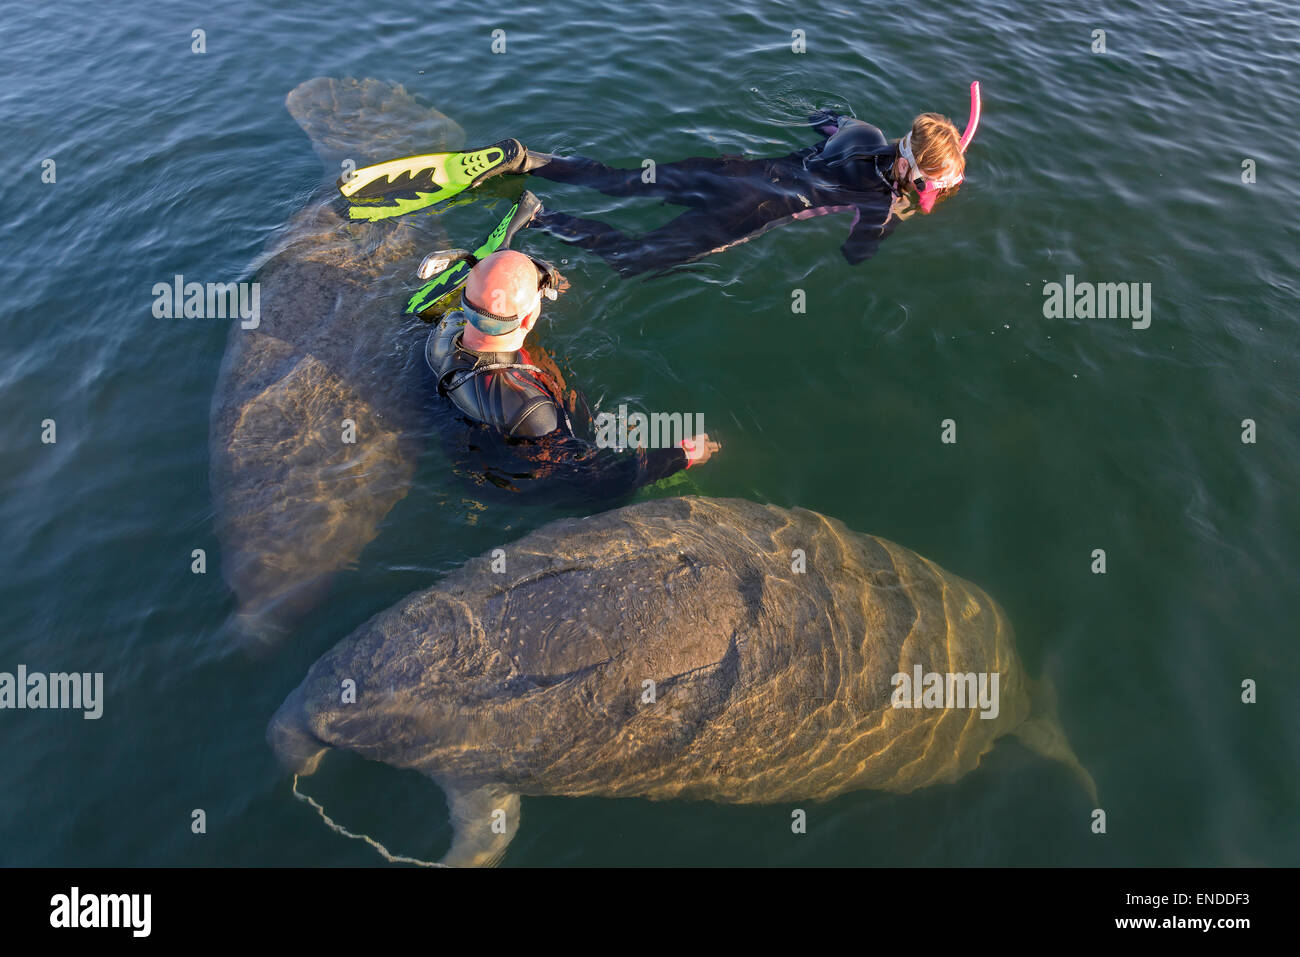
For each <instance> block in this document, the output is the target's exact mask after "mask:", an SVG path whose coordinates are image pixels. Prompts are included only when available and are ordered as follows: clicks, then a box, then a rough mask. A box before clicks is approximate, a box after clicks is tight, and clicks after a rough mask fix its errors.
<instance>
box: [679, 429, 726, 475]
mask: <svg viewBox="0 0 1300 957" xmlns="http://www.w3.org/2000/svg"><path fill="white" fill-rule="evenodd" d="M721 448H722V445H721V443H718V442H714V441H712V440H711V439H710V438H709V433H707V432H701V433H700V434H699V435H697V436H695V437H694V438H690V439H682V451H683V452H685V453H686V467H687V468H690V467H691V466H692V465H700V464H702V463H704V462H707V461H708V460H709V459H710V457H712V455H713V453H714V452H717V451H718V450H720V449H721Z"/></svg>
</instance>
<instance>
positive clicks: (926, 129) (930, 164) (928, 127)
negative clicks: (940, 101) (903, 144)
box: [912, 113, 966, 176]
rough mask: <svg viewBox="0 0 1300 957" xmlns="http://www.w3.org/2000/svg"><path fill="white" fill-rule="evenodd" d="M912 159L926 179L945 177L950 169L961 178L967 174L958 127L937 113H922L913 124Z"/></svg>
mask: <svg viewBox="0 0 1300 957" xmlns="http://www.w3.org/2000/svg"><path fill="white" fill-rule="evenodd" d="M912 155H913V156H914V157H916V165H917V166H918V167H920V170H921V172H922V173H925V174H926V175H927V176H942V175H943V174H944V173H945V172H946V171H947V170H948V168H949V167H950V166H951V167H952V168H954V169H956V171H957V172H958V173H959V174H964V173H965V172H966V157H965V156H964V155H963V154H962V151H961V136H960V134H958V132H957V127H956V126H954V125H953V122H952V120H950V119H948V117H946V116H942V115H940V114H938V113H922V114H921V115H920V116H918V117H917V118H916V119H915V120H913V121H912Z"/></svg>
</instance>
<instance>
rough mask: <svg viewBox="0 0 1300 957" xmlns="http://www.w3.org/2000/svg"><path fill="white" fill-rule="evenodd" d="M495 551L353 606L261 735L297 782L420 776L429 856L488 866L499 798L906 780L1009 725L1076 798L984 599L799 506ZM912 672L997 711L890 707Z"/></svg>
mask: <svg viewBox="0 0 1300 957" xmlns="http://www.w3.org/2000/svg"><path fill="white" fill-rule="evenodd" d="M796 549H802V550H803V553H804V555H805V556H806V571H804V572H802V573H800V572H797V571H795V570H793V565H794V564H795V562H796V561H797V557H796V556H795V555H794V554H793V553H794V551H795V550H796ZM505 555H506V559H505V561H506V571H505V573H504V574H498V573H494V572H493V570H492V568H491V563H492V558H491V556H490V555H489V556H484V557H483V558H480V559H477V560H475V561H471V562H470V563H469V564H468V565H466V566H465V567H463V568H461V569H460V570H458V571H456V572H454V573H453V574H451V575H450V576H448V577H447V578H446V579H444V580H443V581H442V582H441V583H440V584H439V585H438V586H437V587H435V588H431V589H429V590H428V591H423V592H419V593H417V594H414V595H411V596H410V597H408V598H407V599H406V600H404V601H403V602H401V603H400V604H399V605H397V606H395V607H393V608H391V609H389V610H388V611H386V612H383V613H382V614H380V615H377V616H376V617H375V618H373V619H371V620H370V621H369V622H367V623H366V624H365V625H363V626H362V627H361V628H359V629H358V630H357V631H356V632H354V633H353V634H352V635H351V636H349V637H348V638H346V639H344V640H343V641H342V642H340V643H339V644H338V645H337V646H336V647H335V648H334V649H333V650H332V651H330V652H329V653H328V654H326V655H325V656H324V657H322V658H321V659H320V660H318V661H317V662H316V663H315V664H314V665H313V666H312V668H311V670H310V672H309V673H308V675H307V678H306V679H305V680H304V681H303V683H302V684H301V685H299V686H298V688H297V689H296V690H295V691H294V692H293V693H292V694H290V695H289V697H288V698H287V699H286V701H285V702H284V704H283V705H282V706H281V707H280V709H279V711H278V712H277V713H276V715H275V717H274V718H273V719H272V721H271V725H270V727H269V729H268V739H269V740H270V742H271V745H272V747H273V748H274V749H275V751H276V752H277V754H278V756H279V757H280V760H281V761H282V762H283V763H284V765H285V766H286V767H288V768H289V769H291V770H293V771H294V772H296V773H301V774H309V773H311V772H312V771H314V770H315V769H316V766H317V764H318V763H319V760H320V758H321V756H322V755H323V753H324V750H325V749H327V748H331V747H333V748H346V749H348V750H351V751H354V752H356V753H358V754H360V755H362V756H363V757H365V758H368V759H370V760H374V761H383V762H387V763H388V764H392V765H396V766H398V767H403V768H415V769H418V770H420V771H422V772H424V773H426V774H428V775H430V776H431V777H433V778H434V779H435V780H436V781H437V782H438V783H439V784H440V785H441V786H442V788H443V789H444V790H445V792H446V793H447V796H448V799H449V803H450V805H451V811H452V820H453V824H454V826H455V837H454V840H453V843H452V846H451V849H450V851H449V852H448V854H447V857H446V858H445V859H444V863H451V864H482V863H491V862H494V861H495V860H496V859H498V858H499V857H500V855H501V854H502V853H503V852H504V851H505V848H506V845H507V844H508V843H509V841H510V838H511V837H512V836H513V833H514V830H515V829H516V828H517V826H518V821H519V795H599V796H608V797H632V796H640V797H647V798H657V799H664V798H693V799H708V800H713V801H724V802H754V803H771V802H777V801H795V800H805V799H819V798H830V797H833V796H835V795H837V794H841V793H843V792H845V791H851V790H855V789H859V788H875V789H880V790H886V791H910V790H912V789H914V788H919V787H923V786H925V785H929V784H934V783H936V782H939V781H951V780H953V779H955V778H957V777H960V776H961V775H963V774H965V773H966V772H968V771H970V770H971V769H972V768H974V767H975V766H976V765H977V764H978V763H979V760H980V756H981V755H983V754H984V753H985V752H986V751H988V750H989V749H990V748H991V747H992V746H993V743H994V741H995V740H996V739H997V738H999V737H1001V736H1002V735H1004V734H1008V733H1016V734H1019V735H1020V736H1021V737H1022V738H1023V739H1024V740H1025V741H1026V743H1028V744H1029V745H1030V746H1031V747H1033V748H1035V750H1038V751H1040V752H1041V753H1043V754H1046V755H1048V756H1050V757H1053V758H1057V759H1060V760H1062V761H1064V762H1066V763H1067V764H1068V765H1069V766H1071V767H1072V768H1073V769H1074V770H1075V771H1076V772H1078V773H1079V774H1080V776H1081V777H1082V778H1083V779H1084V780H1085V781H1086V782H1087V786H1088V787H1089V789H1090V790H1092V783H1091V779H1090V778H1088V776H1087V772H1085V771H1084V770H1083V768H1082V767H1081V766H1080V765H1079V763H1078V761H1077V759H1076V758H1075V756H1074V753H1073V752H1072V751H1071V749H1070V746H1069V744H1068V742H1067V741H1066V738H1065V735H1064V734H1063V732H1062V731H1061V729H1060V727H1059V725H1058V724H1057V722H1056V719H1055V716H1054V714H1053V713H1052V712H1053V711H1054V709H1053V708H1052V707H1051V706H1050V703H1047V702H1042V701H1039V702H1038V707H1035V702H1034V700H1033V699H1034V697H1035V695H1034V693H1032V692H1031V685H1032V683H1031V682H1030V680H1029V679H1028V677H1027V676H1026V675H1025V671H1024V668H1023V666H1022V665H1021V662H1020V658H1019V656H1018V655H1017V653H1016V648H1015V645H1014V643H1013V639H1012V632H1011V627H1010V625H1009V623H1008V622H1007V620H1006V618H1005V616H1004V615H1003V613H1002V611H1001V609H1000V608H999V607H998V606H997V604H995V603H994V601H993V600H992V599H991V598H989V596H988V595H986V594H985V593H984V592H983V591H981V590H980V589H979V588H977V587H975V586H974V585H971V584H969V583H968V582H965V581H963V580H961V579H960V578H957V577H956V576H954V575H951V574H949V573H948V572H946V571H944V570H943V569H942V568H939V567H938V566H937V565H935V564H934V563H933V562H930V561H928V560H926V559H924V558H922V557H921V556H920V555H917V554H916V553H914V552H911V551H908V550H907V549H905V548H901V547H900V546H898V545H894V544H892V543H890V542H887V541H884V540H882V539H879V538H874V537H872V536H870V535H861V534H858V533H856V532H853V531H850V530H849V529H847V528H846V527H845V526H844V525H842V524H840V523H839V522H837V521H835V520H833V519H828V518H826V517H824V516H822V515H818V514H817V513H815V512H809V511H804V510H799V509H796V510H794V511H787V510H785V509H781V508H777V507H775V506H762V505H756V504H754V503H751V502H745V501H738V500H734V499H705V498H679V499H659V500H655V501H650V502H644V503H641V504H637V505H630V506H627V507H625V508H621V509H616V510H614V511H611V512H606V513H604V514H601V515H597V516H594V517H591V518H585V519H566V520H561V521H557V522H552V523H551V524H549V525H546V526H544V527H543V528H541V529H538V530H537V531H535V532H533V533H532V534H530V535H528V536H527V537H525V538H523V539H521V540H520V541H518V542H516V543H515V544H514V545H512V546H510V547H508V548H506V549H505ZM498 567H499V565H498ZM915 665H920V666H922V669H923V671H925V672H952V673H967V672H974V673H980V672H987V673H992V672H996V673H997V674H998V675H999V686H998V691H999V700H998V709H997V714H996V716H995V717H988V718H984V717H981V716H980V715H981V712H980V710H979V709H978V708H936V709H924V708H923V709H901V708H894V707H892V706H891V699H892V697H893V695H894V691H895V688H894V684H893V678H894V675H895V674H897V673H900V672H902V673H907V674H911V673H912V671H913V667H914V666H915ZM345 679H353V680H354V681H355V682H356V690H357V694H356V701H355V703H351V704H342V703H340V701H341V695H340V689H341V687H342V683H343V682H344V681H345ZM647 681H653V682H654V695H653V698H654V700H653V702H651V701H649V700H648V699H649V697H650V696H649V695H648V694H647V690H648V689H649V686H648V685H647V684H646V682H647ZM502 810H503V811H504V812H505V819H504V821H505V825H506V826H505V827H504V833H493V829H492V822H493V812H499V811H502ZM496 817H497V820H498V824H499V823H500V821H501V815H500V813H498V814H497V815H496ZM501 829H502V828H500V827H498V830H501Z"/></svg>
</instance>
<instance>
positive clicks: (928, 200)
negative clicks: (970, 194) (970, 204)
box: [909, 80, 980, 213]
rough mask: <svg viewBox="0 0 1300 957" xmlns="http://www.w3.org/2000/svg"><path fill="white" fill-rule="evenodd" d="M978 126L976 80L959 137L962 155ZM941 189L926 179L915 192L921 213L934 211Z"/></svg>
mask: <svg viewBox="0 0 1300 957" xmlns="http://www.w3.org/2000/svg"><path fill="white" fill-rule="evenodd" d="M979 125H980V84H979V80H976V81H975V82H974V83H972V84H971V85H970V118H969V119H968V120H967V121H966V132H964V133H962V135H961V151H962V152H963V153H965V152H966V147H967V146H969V145H970V141H971V140H972V139H974V137H975V130H976V129H977V128H978V127H979ZM909 161H910V158H909ZM964 178H965V177H964V176H958V177H957V182H956V183H949V184H947V188H951V187H953V186H956V185H957V184H958V183H960V182H961V181H962V180H963V179H964ZM941 188H943V187H939V186H937V185H935V182H934V180H929V179H927V180H926V181H925V187H924V188H923V189H919V190H917V192H916V196H917V199H918V201H919V202H920V204H921V212H923V213H928V212H930V210H932V209H934V201H935V200H937V199H938V198H939V190H940V189H941Z"/></svg>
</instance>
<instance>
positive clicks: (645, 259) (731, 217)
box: [527, 116, 902, 276]
mask: <svg viewBox="0 0 1300 957" xmlns="http://www.w3.org/2000/svg"><path fill="white" fill-rule="evenodd" d="M832 123H835V118H832V117H829V116H828V117H825V118H824V123H823V124H821V125H829V124H832ZM830 129H831V131H830V132H829V135H827V138H826V139H825V140H823V141H822V142H821V143H820V144H818V145H816V146H810V147H808V148H806V149H802V150H799V151H798V152H795V153H791V154H790V155H789V156H783V157H780V158H777V159H744V158H742V157H739V156H721V157H717V158H697V159H687V160H681V161H679V162H676V163H664V164H661V165H659V166H657V167H656V168H655V169H654V177H653V181H652V182H644V181H643V178H642V177H643V171H642V170H640V169H615V168H613V167H609V166H605V165H604V164H602V163H598V162H596V161H595V160H590V159H585V158H583V157H578V156H572V157H561V156H548V155H544V154H537V153H532V152H529V153H528V164H527V166H528V168H527V172H529V173H531V174H532V175H533V176H540V177H542V178H543V179H549V180H552V181H554V182H557V183H572V184H576V185H580V186H588V187H590V188H592V189H596V190H599V191H600V192H602V193H607V194H609V195H611V196H644V197H647V198H654V199H658V200H659V201H661V202H663V203H668V204H672V205H675V206H686V207H689V208H688V210H687V211H686V212H684V213H682V214H681V215H680V216H678V217H676V218H675V219H673V220H671V221H670V222H668V223H666V224H665V225H663V226H661V227H659V228H658V229H655V230H651V231H650V232H648V233H645V234H643V235H640V236H628V235H626V234H625V233H622V232H620V231H619V230H617V229H615V228H614V227H613V226H610V225H609V224H607V223H603V222H600V221H598V220H594V219H580V218H578V217H576V216H570V215H568V214H567V213H561V212H551V211H547V212H544V213H542V214H540V215H539V216H538V217H537V218H536V219H534V220H533V222H532V224H531V225H532V226H533V227H534V228H539V229H542V230H544V231H546V232H548V233H551V234H552V235H554V236H556V237H557V238H559V239H562V240H564V241H565V242H568V243H572V244H574V245H577V246H581V247H582V248H584V249H589V250H591V251H592V252H595V253H598V254H599V255H600V256H601V257H602V258H604V259H605V261H606V262H607V263H609V265H610V266H611V267H612V268H613V269H615V270H616V271H618V272H619V273H620V274H621V275H623V276H636V275H639V274H641V273H645V272H652V271H658V270H663V269H667V268H669V267H671V266H675V265H678V264H681V263H688V262H692V261H694V260H697V259H700V258H702V257H704V256H708V255H710V254H712V253H715V252H720V251H721V250H723V249H726V248H727V247H729V246H734V245H736V244H738V243H743V242H747V241H748V240H751V239H753V238H755V237H756V236H759V235H761V234H763V233H765V232H767V231H768V230H769V229H773V228H775V227H777V226H782V225H784V224H786V223H789V222H792V221H794V220H797V219H810V218H812V217H814V216H821V215H825V214H828V213H852V214H853V221H852V225H851V228H850V232H849V238H848V240H847V241H846V242H845V243H844V245H843V246H842V247H841V251H842V252H843V254H844V258H845V259H847V260H848V261H849V262H850V263H852V264H855V265H856V264H857V263H860V262H862V261H863V260H865V259H868V258H870V256H871V255H872V254H873V253H874V252H875V251H876V247H877V246H879V245H880V242H881V240H882V239H883V238H884V237H885V236H887V235H888V234H889V233H890V232H891V231H892V230H893V228H894V225H896V224H897V222H898V220H897V218H896V217H892V216H891V212H892V211H893V208H894V204H895V200H896V199H899V198H901V195H902V190H901V188H900V186H899V184H898V183H897V182H896V180H895V179H894V173H893V167H894V164H895V161H896V160H897V159H898V148H897V146H895V145H891V144H890V143H889V142H888V141H887V140H886V139H885V135H884V134H883V133H882V132H881V131H880V130H879V129H877V128H876V127H874V126H872V125H871V124H870V123H864V122H863V121H862V120H856V119H839V120H838V125H837V126H832V127H831V128H830ZM824 132H826V131H824Z"/></svg>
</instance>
